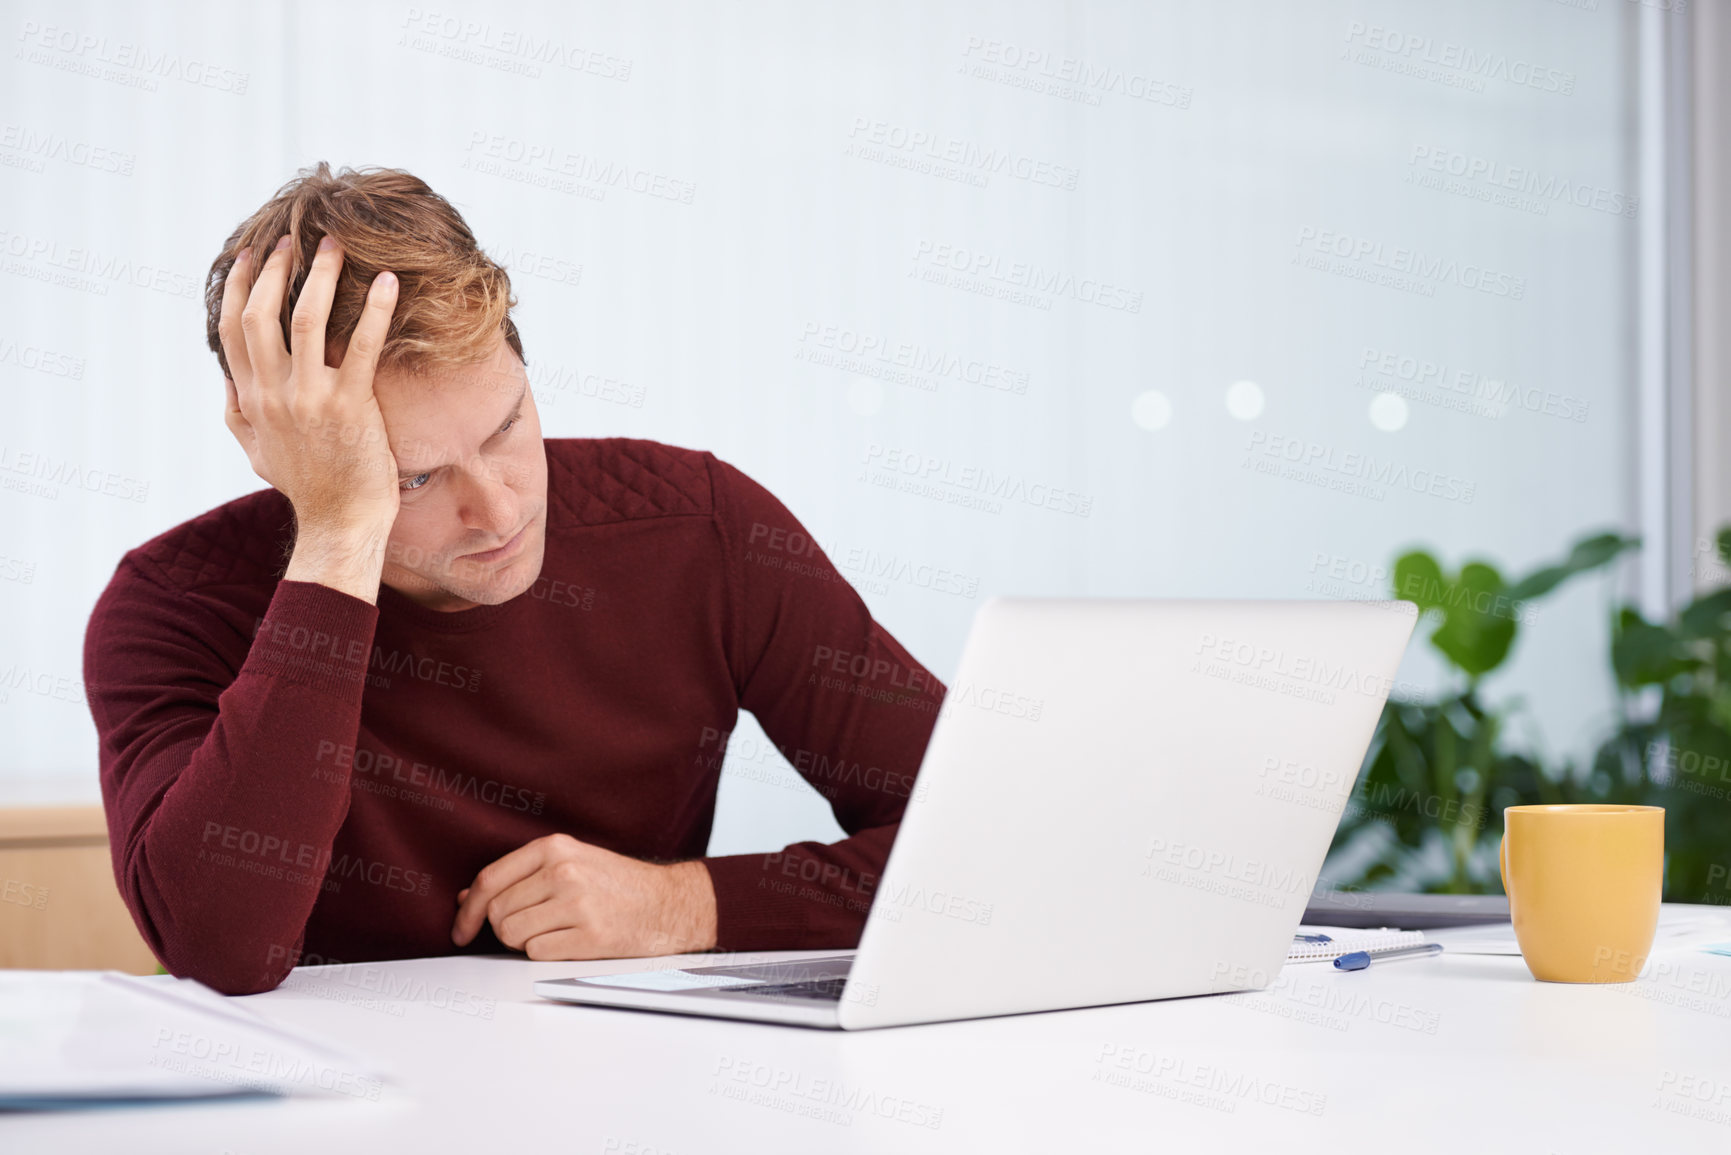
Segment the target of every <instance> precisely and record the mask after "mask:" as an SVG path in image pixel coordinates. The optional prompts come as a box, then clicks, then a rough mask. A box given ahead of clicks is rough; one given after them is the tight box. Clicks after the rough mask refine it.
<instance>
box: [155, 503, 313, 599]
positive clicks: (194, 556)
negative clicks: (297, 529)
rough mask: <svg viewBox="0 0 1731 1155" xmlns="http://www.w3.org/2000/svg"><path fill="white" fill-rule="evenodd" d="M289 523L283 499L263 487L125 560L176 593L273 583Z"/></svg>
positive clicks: (288, 534) (171, 531)
mask: <svg viewBox="0 0 1731 1155" xmlns="http://www.w3.org/2000/svg"><path fill="white" fill-rule="evenodd" d="M293 525H294V510H293V509H292V508H291V507H290V506H289V502H288V499H287V498H286V497H284V496H283V495H282V494H280V493H278V492H277V491H276V490H274V489H263V490H259V491H257V492H256V493H249V494H247V495H246V496H245V497H237V498H235V499H234V500H233V501H229V502H224V503H223V504H222V505H219V506H217V507H216V508H215V509H211V510H207V511H205V512H204V513H201V514H199V515H198V516H197V517H195V518H192V519H191V520H190V521H183V522H181V523H180V524H179V525H177V526H175V527H174V528H172V529H169V530H165V531H164V532H162V533H160V534H158V535H157V536H155V537H153V538H151V539H150V540H149V541H147V542H145V543H144V544H143V545H141V546H139V547H138V548H136V549H134V550H132V551H131V552H130V553H129V554H128V556H129V557H133V558H134V559H137V560H140V561H142V562H144V563H147V565H148V566H149V567H150V568H153V569H154V570H155V571H156V572H157V573H159V574H160V575H162V576H164V577H166V578H167V580H168V581H169V582H170V583H171V584H172V585H174V586H175V587H176V588H177V589H182V590H191V589H198V588H199V587H201V586H211V585H226V584H232V583H235V582H253V581H261V580H274V579H275V578H276V577H277V576H278V575H279V574H280V573H281V572H282V569H283V567H284V565H285V564H286V563H287V553H286V550H287V549H288V547H289V544H290V542H291V541H292V540H293Z"/></svg>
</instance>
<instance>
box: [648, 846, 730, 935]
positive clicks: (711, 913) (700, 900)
mask: <svg viewBox="0 0 1731 1155" xmlns="http://www.w3.org/2000/svg"><path fill="white" fill-rule="evenodd" d="M666 870H667V872H668V879H669V892H670V903H669V907H670V909H669V912H668V915H669V917H668V924H667V925H666V927H664V930H665V931H666V932H667V933H668V934H669V936H670V937H671V938H672V940H673V944H674V949H672V950H669V951H665V952H658V953H666V954H695V953H697V952H699V951H707V950H714V949H715V937H716V915H715V884H714V882H712V881H711V880H710V877H709V868H708V867H707V866H705V865H703V860H702V859H692V860H691V861H689V862H675V863H672V864H670V865H668V866H667V867H666Z"/></svg>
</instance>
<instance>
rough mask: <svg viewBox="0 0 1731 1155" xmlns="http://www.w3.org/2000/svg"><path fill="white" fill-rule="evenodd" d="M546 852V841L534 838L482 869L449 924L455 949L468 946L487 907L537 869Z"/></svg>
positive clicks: (484, 916)
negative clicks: (456, 946) (454, 917)
mask: <svg viewBox="0 0 1731 1155" xmlns="http://www.w3.org/2000/svg"><path fill="white" fill-rule="evenodd" d="M547 849H548V848H547V845H546V840H545V839H541V838H537V839H536V840H535V841H533V842H530V843H526V844H525V845H523V846H519V847H518V848H517V849H515V850H513V851H512V852H511V853H509V854H507V855H505V857H503V858H500V859H498V860H496V861H494V862H491V863H488V864H487V865H486V866H484V867H482V868H481V873H479V874H477V875H476V876H475V881H474V882H472V883H470V884H469V895H468V897H467V898H465V899H463V901H462V905H460V906H458V907H457V917H456V919H455V920H454V921H453V922H452V923H451V941H452V942H454V943H456V944H457V945H458V946H467V945H468V944H469V942H470V940H472V939H473V938H474V937H475V935H476V934H477V933H479V932H480V929H481V924H482V923H484V922H486V921H487V904H488V903H490V902H492V901H493V898H494V896H495V895H498V894H500V893H501V892H503V891H504V890H505V889H506V888H507V887H510V886H514V885H515V884H517V883H518V882H521V881H522V880H523V879H525V878H527V877H529V875H531V874H533V873H535V871H537V870H539V869H540V868H541V864H542V862H543V861H545V856H546V854H547Z"/></svg>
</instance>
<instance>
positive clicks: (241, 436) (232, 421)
mask: <svg viewBox="0 0 1731 1155" xmlns="http://www.w3.org/2000/svg"><path fill="white" fill-rule="evenodd" d="M222 387H223V391H224V392H225V393H227V394H228V404H227V406H226V407H225V408H224V409H223V413H222V420H223V424H225V425H227V426H228V431H229V432H230V433H232V434H234V439H235V440H236V441H238V442H240V447H241V448H242V449H244V450H246V457H247V460H248V461H251V462H252V463H253V467H254V468H255V469H256V468H257V466H258V462H257V461H254V460H253V450H254V448H255V447H256V446H257V444H258V435H257V434H255V433H254V432H253V428H252V422H250V421H248V420H247V419H246V414H245V413H243V412H242V411H241V408H240V395H239V394H238V393H236V392H235V387H234V380H233V379H232V378H229V377H224V378H223V379H222Z"/></svg>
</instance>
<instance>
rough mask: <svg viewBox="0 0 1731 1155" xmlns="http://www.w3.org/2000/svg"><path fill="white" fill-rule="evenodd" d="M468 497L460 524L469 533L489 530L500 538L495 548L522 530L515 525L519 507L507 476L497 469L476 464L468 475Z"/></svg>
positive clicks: (483, 462) (520, 506) (479, 462)
mask: <svg viewBox="0 0 1731 1155" xmlns="http://www.w3.org/2000/svg"><path fill="white" fill-rule="evenodd" d="M467 472H468V475H469V493H468V501H467V502H466V508H465V509H464V510H463V523H464V524H465V525H467V526H468V527H469V528H471V529H480V530H488V531H490V532H492V533H495V534H497V535H498V536H499V538H500V540H499V541H498V542H496V543H495V544H496V545H503V544H505V539H507V538H509V537H510V536H511V535H512V534H513V533H515V532H517V530H518V529H520V528H521V527H520V526H519V525H518V524H517V520H518V514H519V512H520V511H521V508H522V503H521V502H520V501H519V500H518V499H517V491H516V490H514V489H512V488H511V479H510V476H509V475H508V474H507V473H505V472H504V471H503V470H501V469H500V468H498V467H497V466H492V465H489V464H487V463H486V462H485V461H484V460H483V461H477V462H475V463H474V464H473V465H471V467H470V468H469V470H468V471H467Z"/></svg>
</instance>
